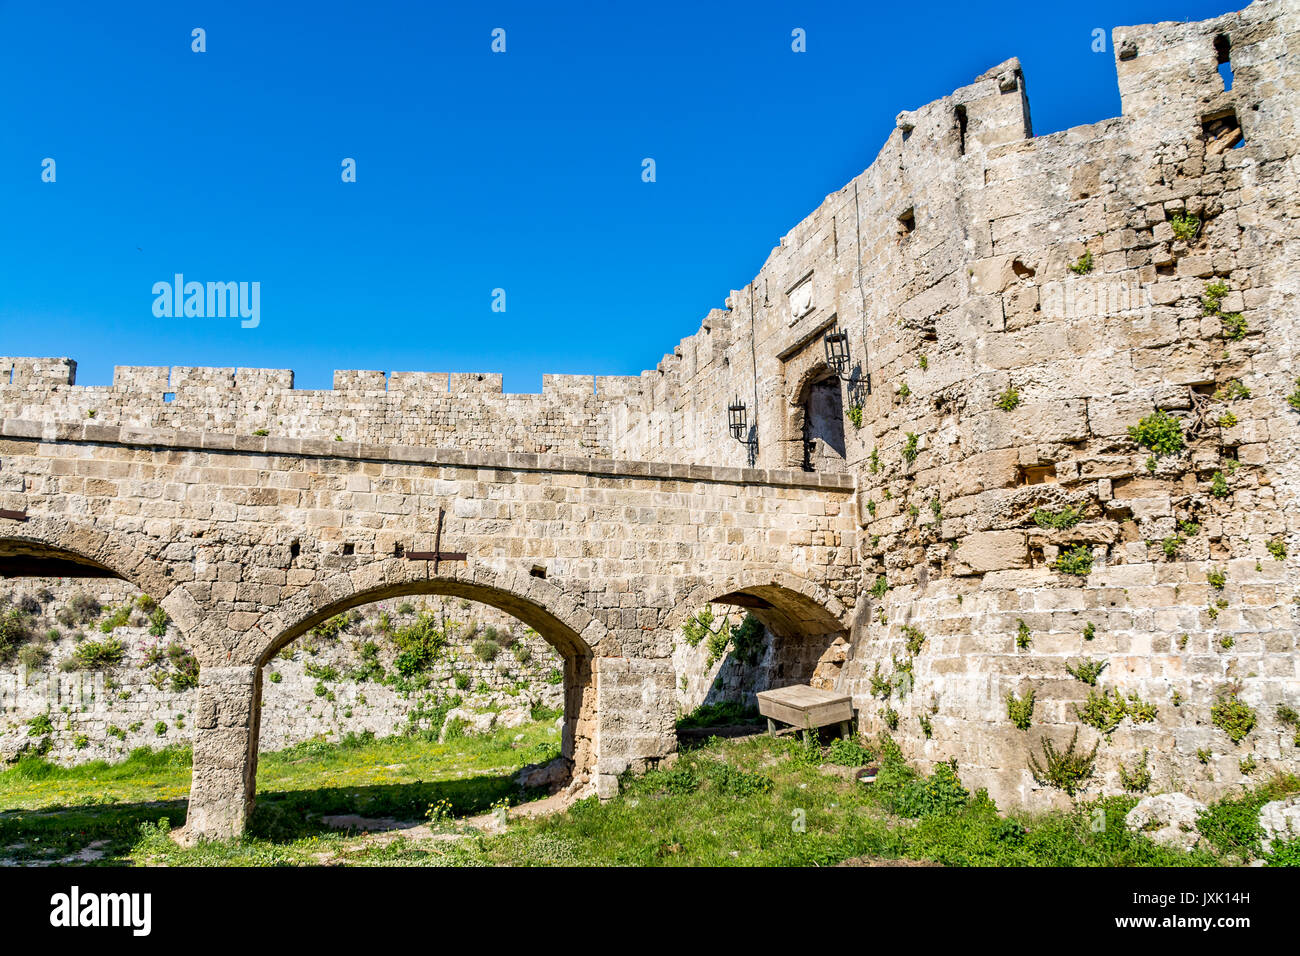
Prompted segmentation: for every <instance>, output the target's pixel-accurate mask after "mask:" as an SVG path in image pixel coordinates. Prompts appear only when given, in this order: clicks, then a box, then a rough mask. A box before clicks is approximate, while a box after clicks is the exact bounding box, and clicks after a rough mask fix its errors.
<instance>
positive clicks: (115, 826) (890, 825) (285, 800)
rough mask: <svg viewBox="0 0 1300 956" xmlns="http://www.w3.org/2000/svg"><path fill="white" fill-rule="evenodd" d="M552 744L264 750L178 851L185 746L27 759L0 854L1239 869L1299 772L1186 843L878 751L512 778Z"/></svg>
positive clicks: (63, 861)
mask: <svg viewBox="0 0 1300 956" xmlns="http://www.w3.org/2000/svg"><path fill="white" fill-rule="evenodd" d="M557 749H558V741H557V738H556V736H555V728H554V725H553V724H550V723H535V724H530V725H527V726H525V727H522V728H514V729H510V730H502V731H499V732H497V733H494V734H491V735H488V736H483V737H474V738H462V739H458V740H454V741H449V742H447V743H444V744H438V743H435V742H432V741H429V740H425V739H421V738H420V737H393V738H386V739H381V740H374V739H366V738H353V739H350V740H346V741H343V742H341V743H323V742H321V743H308V744H301V745H299V746H297V747H294V748H291V749H289V750H285V751H281V752H279V753H273V754H266V755H264V756H263V758H262V760H261V762H260V765H259V773H258V806H257V810H256V812H255V814H254V819H253V822H252V825H251V827H250V830H251V833H250V835H249V836H248V837H246V838H244V839H243V840H240V841H237V842H233V843H213V844H201V845H199V846H196V847H191V848H188V849H186V848H182V847H180V846H177V845H176V843H175V842H174V841H173V840H172V839H171V838H170V835H169V834H170V830H171V829H173V828H179V827H180V826H181V825H182V824H183V823H184V819H185V809H186V805H185V797H186V793H187V789H188V786H189V752H188V750H187V749H184V748H168V749H166V750H162V751H137V752H136V753H135V754H133V755H132V757H131V758H130V759H129V760H127V761H125V762H122V763H119V764H112V765H109V764H103V763H98V764H86V765H82V766H79V767H72V768H68V767H57V766H54V765H51V764H47V763H44V762H42V761H38V760H32V759H29V760H26V761H23V762H21V763H19V764H17V765H15V766H13V767H11V768H10V769H7V770H4V771H3V772H0V805H3V806H4V807H5V808H6V809H5V810H3V811H0V863H2V864H6V865H19V866H22V865H51V864H55V865H92V866H93V865H99V866H104V865H136V866H140V865H143V866H149V865H218V866H223V865H224V866H262V865H273V864H278V865H283V864H289V865H304V866H319V865H329V866H334V865H393V866H458V865H483V864H487V865H542V866H546V865H583V864H588V865H633V866H657V865H741V866H768V865H821V866H824V865H833V864H845V865H850V866H864V865H900V864H901V865H908V864H913V865H914V864H916V863H925V862H929V863H937V864H942V865H947V866H963V865H1009V866H1038V865H1085V866H1133V865H1138V866H1144V865H1153V866H1195V865H1202V866H1203V865H1220V866H1221V865H1225V864H1228V865H1232V864H1243V863H1249V862H1254V861H1255V859H1256V857H1258V856H1260V855H1261V851H1260V850H1259V846H1258V836H1259V834H1258V833H1257V832H1256V830H1255V827H1254V824H1253V820H1254V818H1255V814H1256V813H1257V811H1258V807H1259V806H1260V805H1261V804H1262V803H1264V802H1266V801H1267V800H1273V799H1278V798H1279V797H1281V796H1285V795H1287V794H1290V793H1296V792H1300V779H1296V778H1294V777H1289V778H1277V779H1275V780H1273V781H1269V782H1266V783H1261V785H1260V786H1259V787H1258V788H1257V789H1256V790H1254V791H1251V792H1249V793H1246V794H1244V795H1242V796H1239V797H1236V798H1233V799H1231V800H1226V801H1223V802H1221V803H1219V804H1215V805H1213V806H1211V807H1210V809H1209V811H1208V812H1207V814H1206V815H1205V816H1204V817H1203V818H1202V821H1201V833H1202V837H1203V838H1202V840H1201V844H1200V846H1199V847H1198V848H1197V849H1196V850H1194V851H1192V852H1188V853H1184V852H1182V851H1180V850H1176V849H1171V848H1168V847H1163V846H1158V845H1156V844H1154V843H1152V842H1151V841H1150V840H1148V839H1147V838H1146V837H1145V836H1142V835H1141V834H1134V833H1130V832H1128V831H1126V830H1125V828H1124V815H1125V813H1126V812H1127V811H1128V809H1129V808H1130V807H1131V806H1132V805H1133V804H1134V803H1135V802H1136V800H1137V796H1136V795H1134V796H1125V797H1110V798H1106V799H1091V800H1090V799H1088V798H1087V797H1086V796H1085V797H1081V798H1080V800H1079V802H1078V804H1077V806H1076V809H1075V810H1074V811H1073V812H1068V813H1052V814H1042V815H1022V814H1004V813H1000V812H999V811H998V809H997V808H996V807H994V806H993V805H992V803H991V802H989V801H988V800H987V798H986V797H984V796H983V795H982V794H978V793H977V794H970V793H968V792H967V791H966V790H965V789H964V788H963V787H962V785H961V783H960V781H959V779H958V775H955V774H952V773H951V772H945V769H944V768H941V770H940V771H939V772H937V773H935V774H932V775H931V776H929V777H924V776H921V775H919V774H917V773H916V772H915V771H913V770H911V769H910V768H908V767H907V766H906V765H905V764H904V763H902V762H901V760H899V759H897V757H896V756H894V755H891V753H890V751H889V747H888V744H887V743H886V744H884V746H883V748H877V747H875V746H873V745H867V746H863V745H861V744H859V743H857V742H852V741H842V742H832V743H831V745H830V746H829V747H810V746H808V745H805V744H803V743H801V742H799V741H798V740H794V739H789V738H784V739H782V738H777V739H773V738H767V737H763V736H753V737H745V738H737V739H731V740H722V739H717V738H714V739H710V740H707V741H705V742H704V743H702V744H701V745H699V746H698V747H695V748H694V749H691V750H689V751H687V752H685V753H684V754H682V756H681V758H680V759H679V760H678V762H677V763H676V765H675V766H674V767H672V768H671V769H669V770H661V771H656V772H654V773H650V774H647V775H646V776H644V777H642V778H638V779H635V780H631V781H628V782H627V784H626V786H625V787H624V790H623V792H622V794H620V796H619V797H617V798H616V799H614V800H612V801H610V802H608V803H606V804H603V805H602V804H600V803H599V802H597V801H596V800H595V799H589V800H583V801H579V802H577V803H574V804H572V805H566V804H565V802H564V801H563V800H562V799H559V798H555V797H550V798H548V797H546V796H545V795H544V794H525V793H523V792H521V791H520V790H519V788H518V787H517V786H516V785H515V784H514V782H513V777H514V774H515V772H516V771H517V770H518V769H519V768H520V767H522V766H524V765H526V764H530V763H537V762H542V761H545V760H548V759H550V758H552V757H553V756H554V755H555V753H556V752H557ZM867 763H869V764H871V765H872V766H873V767H878V769H879V773H878V774H877V775H876V776H875V782H874V783H872V784H870V785H865V784H863V783H862V782H860V781H859V779H858V777H859V776H860V775H859V774H858V773H857V772H855V771H854V770H853V769H852V768H854V767H856V766H858V765H861V764H867ZM507 805H509V807H510V809H509V810H508V811H507V819H506V820H505V822H504V823H503V821H502V814H501V810H500V808H502V807H505V806H507ZM1099 811H1100V812H1099ZM1099 821H1100V823H1099ZM1266 862H1267V861H1266ZM1272 862H1275V863H1276V862H1282V861H1281V860H1280V859H1275V860H1273V861H1272Z"/></svg>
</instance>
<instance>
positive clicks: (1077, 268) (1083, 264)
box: [1070, 249, 1092, 276]
mask: <svg viewBox="0 0 1300 956" xmlns="http://www.w3.org/2000/svg"><path fill="white" fill-rule="evenodd" d="M1070 271H1071V272H1073V273H1074V274H1075V275H1077V276H1082V275H1087V274H1088V273H1089V272H1091V271H1092V250H1091V249H1085V250H1084V253H1083V255H1081V256H1079V258H1078V259H1077V260H1075V261H1074V262H1073V263H1072V264H1071V265H1070Z"/></svg>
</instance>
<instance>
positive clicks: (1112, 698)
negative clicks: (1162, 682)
mask: <svg viewBox="0 0 1300 956" xmlns="http://www.w3.org/2000/svg"><path fill="white" fill-rule="evenodd" d="M1074 712H1075V715H1076V716H1077V717H1078V718H1079V720H1081V721H1082V722H1083V723H1085V724H1087V725H1088V726H1089V727H1093V728H1095V729H1096V730H1099V731H1101V733H1103V734H1104V735H1106V736H1110V735H1111V734H1112V733H1113V732H1114V731H1115V728H1117V727H1118V726H1119V725H1120V724H1121V723H1123V722H1124V718H1125V717H1128V718H1129V719H1130V720H1132V721H1133V723H1135V724H1147V723H1150V722H1152V721H1153V720H1155V719H1156V706H1155V705H1154V704H1151V703H1148V702H1147V701H1144V700H1142V698H1141V697H1139V696H1138V695H1137V694H1136V693H1133V694H1129V695H1128V697H1127V698H1125V697H1123V696H1122V695H1121V694H1120V692H1119V691H1118V690H1117V689H1112V690H1111V692H1110V693H1109V694H1107V693H1106V692H1105V691H1100V692H1099V691H1097V690H1092V691H1089V692H1088V699H1087V700H1086V701H1084V704H1083V706H1082V707H1080V706H1079V705H1078V704H1075V705H1074Z"/></svg>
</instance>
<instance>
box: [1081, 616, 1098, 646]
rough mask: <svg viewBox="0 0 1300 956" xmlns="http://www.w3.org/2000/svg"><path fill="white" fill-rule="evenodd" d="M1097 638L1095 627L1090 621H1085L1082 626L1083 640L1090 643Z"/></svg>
mask: <svg viewBox="0 0 1300 956" xmlns="http://www.w3.org/2000/svg"><path fill="white" fill-rule="evenodd" d="M1096 636H1097V626H1096V625H1095V624H1093V623H1092V621H1085V622H1084V624H1083V639H1084V640H1085V641H1090V640H1092V639H1093V638H1094V637H1096Z"/></svg>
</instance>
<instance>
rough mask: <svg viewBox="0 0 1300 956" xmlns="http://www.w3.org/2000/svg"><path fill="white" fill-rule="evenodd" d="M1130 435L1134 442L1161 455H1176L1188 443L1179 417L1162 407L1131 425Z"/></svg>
mask: <svg viewBox="0 0 1300 956" xmlns="http://www.w3.org/2000/svg"><path fill="white" fill-rule="evenodd" d="M1128 435H1129V438H1130V439H1131V440H1132V441H1133V444H1135V445H1137V446H1138V447H1139V448H1146V449H1149V450H1150V451H1152V452H1154V453H1155V454H1156V455H1157V456H1159V457H1163V456H1165V455H1176V454H1178V453H1179V452H1180V451H1182V450H1183V447H1184V445H1185V444H1186V442H1185V440H1184V438H1183V426H1182V425H1181V424H1180V423H1179V421H1178V419H1176V418H1174V417H1173V416H1172V415H1169V414H1167V413H1166V412H1164V411H1161V410H1160V409H1156V410H1155V411H1154V412H1152V413H1151V414H1150V415H1148V416H1146V418H1143V419H1142V420H1141V421H1139V422H1138V423H1137V424H1136V425H1133V426H1131V427H1130V428H1129V430H1128Z"/></svg>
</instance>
